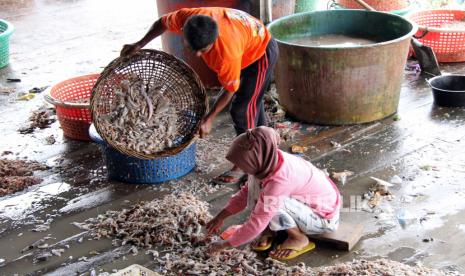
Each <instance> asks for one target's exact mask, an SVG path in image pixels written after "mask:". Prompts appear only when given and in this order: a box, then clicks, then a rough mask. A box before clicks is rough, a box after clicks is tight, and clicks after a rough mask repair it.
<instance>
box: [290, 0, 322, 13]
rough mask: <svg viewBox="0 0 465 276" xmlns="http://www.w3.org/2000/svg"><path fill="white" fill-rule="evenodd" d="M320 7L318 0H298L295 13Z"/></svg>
mask: <svg viewBox="0 0 465 276" xmlns="http://www.w3.org/2000/svg"><path fill="white" fill-rule="evenodd" d="M317 8H318V0H296V1H295V13H299V12H309V11H315V10H316V9H317Z"/></svg>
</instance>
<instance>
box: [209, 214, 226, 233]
mask: <svg viewBox="0 0 465 276" xmlns="http://www.w3.org/2000/svg"><path fill="white" fill-rule="evenodd" d="M223 221H224V220H223V219H222V218H221V217H219V216H216V217H214V218H213V219H212V220H210V221H209V222H208V223H207V235H211V234H218V233H220V228H221V226H222V225H223Z"/></svg>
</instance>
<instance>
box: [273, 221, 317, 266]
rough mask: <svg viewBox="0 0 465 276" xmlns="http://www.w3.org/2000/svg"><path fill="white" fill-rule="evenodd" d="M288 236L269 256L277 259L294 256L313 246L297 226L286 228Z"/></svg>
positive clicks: (286, 258)
mask: <svg viewBox="0 0 465 276" xmlns="http://www.w3.org/2000/svg"><path fill="white" fill-rule="evenodd" d="M287 234H288V238H287V239H286V240H285V241H284V242H283V243H282V244H280V245H279V246H278V248H276V249H275V250H273V251H271V252H270V257H272V258H274V259H278V260H288V259H292V258H295V257H297V256H299V255H301V254H303V253H305V252H308V251H310V250H312V249H313V248H315V244H314V243H313V242H311V241H309V239H308V237H307V236H306V235H305V234H304V233H302V232H301V231H300V229H299V228H298V227H295V228H291V229H288V230H287Z"/></svg>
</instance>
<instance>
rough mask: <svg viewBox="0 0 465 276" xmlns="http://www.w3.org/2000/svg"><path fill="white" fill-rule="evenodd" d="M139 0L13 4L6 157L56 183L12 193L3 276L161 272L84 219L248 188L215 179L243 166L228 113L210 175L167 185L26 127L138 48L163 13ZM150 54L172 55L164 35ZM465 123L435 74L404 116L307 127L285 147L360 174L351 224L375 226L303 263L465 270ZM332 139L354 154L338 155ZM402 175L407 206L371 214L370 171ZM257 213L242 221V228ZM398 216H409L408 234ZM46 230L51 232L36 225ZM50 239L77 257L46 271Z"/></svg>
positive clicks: (204, 160)
mask: <svg viewBox="0 0 465 276" xmlns="http://www.w3.org/2000/svg"><path fill="white" fill-rule="evenodd" d="M137 3H138V4H137V5H136V4H135V3H133V2H130V1H123V0H117V1H115V0H101V1H91V0H61V1H58V0H35V1H34V0H20V1H12V0H7V1H2V2H1V3H0V18H2V19H6V20H8V21H10V22H12V23H13V24H15V26H16V31H15V33H14V34H13V36H12V38H11V45H10V46H11V63H10V65H9V66H8V67H6V68H3V69H0V86H1V87H8V88H12V89H14V90H15V91H16V92H13V93H10V94H1V95H0V129H1V134H2V138H1V141H2V142H1V144H0V152H3V151H6V150H8V151H12V152H13V154H10V155H6V156H5V158H27V159H29V160H37V161H39V162H42V163H45V164H47V165H49V166H51V169H50V170H48V171H46V172H41V173H40V174H38V175H39V176H41V177H43V179H44V181H43V182H42V183H41V184H38V185H35V186H32V187H30V188H28V189H26V190H24V191H22V192H18V193H15V194H12V195H9V196H4V197H2V198H1V199H0V244H1V247H0V258H1V259H4V260H5V265H4V266H3V267H0V274H1V275H11V274H14V273H17V274H20V275H22V274H32V275H34V274H36V275H39V274H46V273H49V274H51V275H63V274H68V275H71V274H86V273H90V271H92V270H95V271H96V272H102V271H108V272H111V271H112V270H113V269H121V268H124V267H126V266H128V265H130V264H133V263H139V264H142V265H145V266H147V267H149V268H152V269H156V267H154V264H153V262H152V260H151V257H150V256H149V255H146V254H144V251H140V253H139V254H138V255H136V256H133V255H132V254H131V253H129V248H127V247H124V246H123V247H118V248H115V247H113V246H112V245H111V241H109V240H100V241H94V240H88V236H87V234H86V232H85V231H82V230H80V229H78V228H77V227H75V226H73V225H72V224H71V223H72V222H82V221H84V220H85V219H87V218H90V217H95V216H97V215H98V214H101V213H104V212H105V211H106V210H119V209H122V208H124V207H127V206H130V205H131V204H133V203H135V202H138V201H141V200H151V199H154V198H160V197H162V196H163V195H164V194H166V193H168V192H169V191H170V189H177V190H191V191H192V192H194V193H196V194H198V195H199V196H200V197H202V198H203V199H205V200H207V201H209V202H210V203H211V205H212V213H213V214H215V213H216V212H218V211H219V210H220V208H221V207H222V206H223V204H224V203H225V202H226V201H227V199H228V198H229V196H230V195H231V194H232V193H234V191H235V190H237V187H219V188H218V187H211V186H210V185H209V184H208V180H209V179H210V178H211V177H213V176H215V175H217V174H219V173H221V172H222V171H223V170H224V169H226V168H228V166H229V165H228V163H227V162H226V161H225V160H224V153H225V151H226V149H227V145H228V144H229V142H230V141H231V139H232V137H233V129H232V125H231V121H230V119H229V115H228V114H226V113H225V114H222V115H221V116H220V118H219V119H218V121H217V122H216V127H215V132H214V133H213V134H212V135H211V137H210V138H208V139H207V140H203V141H199V142H198V153H197V155H198V160H197V164H198V167H197V169H196V171H195V172H193V173H191V174H189V175H188V176H186V177H184V178H183V179H180V180H176V181H171V182H169V183H165V184H162V185H155V186H153V185H152V186H151V185H134V184H124V183H118V182H114V181H108V180H107V179H106V168H105V166H104V162H103V160H102V157H101V154H100V152H99V150H98V147H97V146H96V145H94V144H92V143H90V142H79V141H72V140H69V139H66V138H64V137H63V135H62V131H61V129H60V128H59V124H58V122H55V123H54V124H52V126H51V127H50V128H47V129H43V130H36V131H35V132H34V133H33V134H19V133H18V131H17V130H18V129H19V128H20V127H21V126H23V125H24V124H25V123H26V121H27V118H28V117H29V115H30V113H31V112H32V111H33V110H35V109H37V108H38V107H39V106H41V105H43V103H44V102H43V98H42V96H41V95H38V96H36V97H35V98H34V99H32V100H30V101H16V98H17V95H18V93H21V92H24V91H28V90H29V89H31V88H33V87H41V86H45V85H53V84H54V83H57V82H59V81H62V80H65V79H68V78H71V77H75V76H79V75H83V74H89V73H94V72H99V71H101V69H102V68H103V67H104V66H105V65H106V64H108V63H109V62H110V61H111V60H112V59H113V58H115V57H116V56H117V55H118V52H119V50H120V49H121V46H122V45H123V44H124V43H128V42H132V41H134V40H136V39H137V38H139V37H140V36H141V35H143V34H144V33H145V31H146V29H147V28H148V27H149V26H150V24H151V23H152V22H153V20H154V19H155V18H156V14H157V12H156V5H155V1H148V0H140V1H138V2H137ZM149 47H152V48H160V41H159V40H157V41H154V42H152V43H151V44H150V45H149ZM443 71H444V72H448V73H462V74H465V64H463V63H462V64H452V65H444V66H443ZM7 78H20V79H21V82H19V83H9V82H7V81H6V79H7ZM464 120H465V109H461V108H440V107H437V106H434V105H433V99H432V95H431V91H430V89H429V88H428V87H427V85H426V82H425V81H424V77H416V76H414V75H410V74H409V72H406V74H405V81H404V84H403V87H402V92H401V100H400V105H399V112H398V116H397V117H390V118H387V119H384V120H382V121H379V122H374V123H370V124H364V125H356V126H345V127H320V126H308V125H302V126H301V131H300V132H299V134H298V135H297V136H296V138H295V139H294V140H293V141H289V142H288V143H286V144H285V145H283V147H282V148H283V149H286V150H287V149H288V147H289V146H290V145H291V144H295V143H297V144H299V145H304V146H308V147H309V151H308V152H306V153H305V155H304V156H303V157H304V158H306V159H307V160H311V161H312V162H313V163H314V164H316V165H317V166H319V167H320V168H326V169H327V170H328V171H329V172H339V171H343V170H350V171H353V172H354V173H355V174H354V175H353V176H351V177H349V179H348V181H347V183H346V184H345V185H344V186H342V185H340V186H339V188H340V190H341V192H342V194H343V196H344V207H345V208H344V210H343V213H342V219H343V221H344V222H350V223H359V224H363V226H364V229H365V230H364V236H363V238H362V241H361V242H360V243H359V244H358V245H357V246H356V247H355V248H354V250H353V251H352V252H349V253H348V252H343V251H338V250H335V249H333V248H331V247H328V246H325V245H318V247H317V249H316V250H314V251H312V252H311V253H309V254H306V255H305V256H302V257H300V258H297V259H295V260H294V261H292V262H291V264H295V263H298V262H301V261H304V262H306V263H307V264H308V265H311V266H320V265H330V264H334V263H337V262H343V261H349V260H352V259H354V258H376V257H387V258H390V259H393V260H397V261H401V262H404V263H409V264H415V263H422V264H423V265H425V266H429V267H434V268H440V269H444V270H452V271H459V272H462V273H465V249H464V247H463V244H464V243H465V218H464V215H465V201H464V200H463V199H464V198H465V188H464V181H465V147H464V145H465V127H464ZM308 127H310V128H309V130H307V128H308ZM50 135H53V136H54V138H55V139H56V142H55V143H54V144H52V145H48V144H47V143H46V141H45V138H47V137H49V136H50ZM332 141H333V142H337V143H339V144H341V147H339V148H335V147H333V146H332V145H331V142H332ZM395 175H397V176H399V177H400V178H401V179H402V183H401V184H395V185H394V187H392V188H391V191H392V193H393V194H394V196H395V197H394V199H392V200H391V201H387V200H384V201H382V203H381V205H380V206H379V208H378V209H377V210H376V211H375V212H367V211H363V210H362V206H361V196H362V195H363V194H364V193H365V192H367V191H368V189H369V188H370V187H371V186H372V185H373V184H374V182H373V180H371V179H370V177H371V176H375V177H378V178H381V179H384V180H390V179H391V178H392V177H393V176H395ZM245 217H246V214H242V215H241V216H239V217H237V218H235V219H232V220H231V221H228V224H233V223H238V222H240V221H241V219H244V218H245ZM398 218H401V219H402V221H403V222H405V224H404V225H403V226H404V227H401V225H400V224H399V219H398ZM44 224H45V225H46V227H48V226H49V227H50V228H49V229H47V230H45V231H43V232H33V231H32V230H33V229H35V228H36V227H37V225H44ZM81 237H82V239H81ZM44 238H45V241H44V243H46V244H48V247H49V248H48V249H47V250H50V249H52V248H64V249H66V250H65V252H64V253H63V254H62V255H61V256H60V257H58V256H53V257H50V258H49V259H48V260H47V261H45V262H38V263H33V260H34V256H36V255H37V254H39V252H41V251H43V249H33V250H30V251H24V252H22V249H24V248H26V247H27V246H29V245H30V244H32V243H34V242H35V241H37V240H39V239H44ZM431 238H432V239H431ZM426 240H428V242H425V241H426ZM96 252H98V253H99V254H97V255H96V254H95V253H96ZM91 253H94V254H91ZM83 257H86V259H85V258H83Z"/></svg>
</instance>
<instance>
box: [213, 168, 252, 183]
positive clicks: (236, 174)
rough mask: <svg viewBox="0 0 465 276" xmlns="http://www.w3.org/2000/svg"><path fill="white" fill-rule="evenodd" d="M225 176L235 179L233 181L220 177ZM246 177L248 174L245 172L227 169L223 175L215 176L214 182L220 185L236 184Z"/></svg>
mask: <svg viewBox="0 0 465 276" xmlns="http://www.w3.org/2000/svg"><path fill="white" fill-rule="evenodd" d="M224 176H229V177H232V178H234V179H235V180H233V181H231V182H228V181H221V180H220V178H221V177H224ZM245 177H247V174H245V173H244V172H242V171H227V172H224V173H222V174H221V175H219V176H217V177H215V178H214V179H212V182H213V183H215V184H218V185H234V184H237V183H240V182H242V181H243V180H244V179H245Z"/></svg>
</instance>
